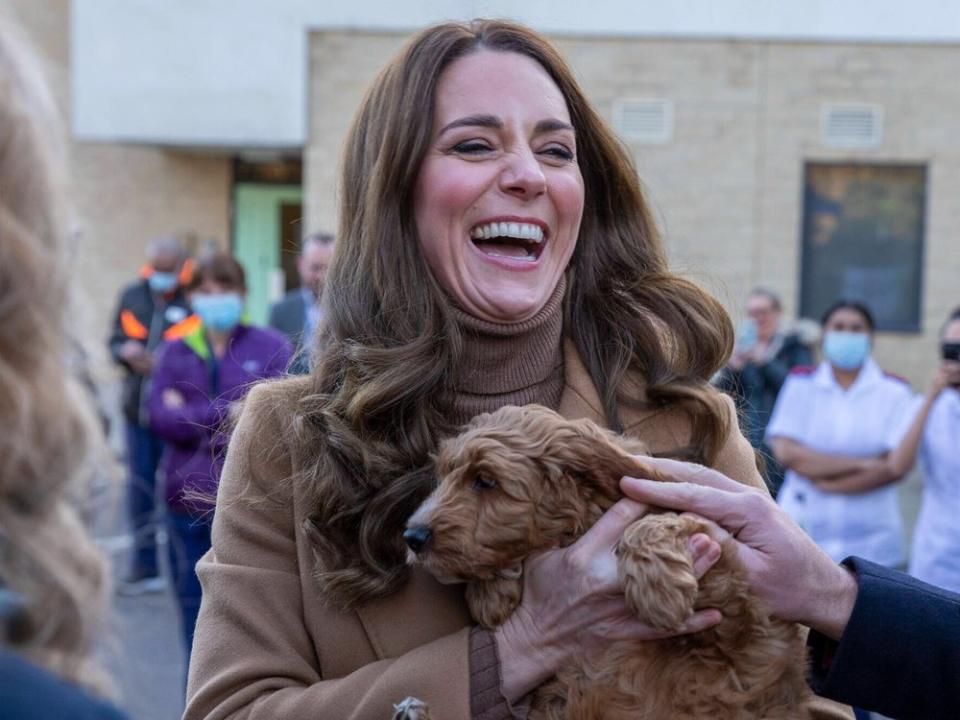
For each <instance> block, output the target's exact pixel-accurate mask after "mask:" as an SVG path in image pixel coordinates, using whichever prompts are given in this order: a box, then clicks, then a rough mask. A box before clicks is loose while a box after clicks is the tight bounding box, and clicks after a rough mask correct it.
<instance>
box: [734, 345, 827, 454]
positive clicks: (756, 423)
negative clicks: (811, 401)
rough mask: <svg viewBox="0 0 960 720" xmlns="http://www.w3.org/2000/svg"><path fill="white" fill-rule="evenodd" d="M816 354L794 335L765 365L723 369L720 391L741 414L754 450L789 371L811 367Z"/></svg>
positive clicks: (760, 444)
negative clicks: (735, 404) (798, 367)
mask: <svg viewBox="0 0 960 720" xmlns="http://www.w3.org/2000/svg"><path fill="white" fill-rule="evenodd" d="M812 364H813V353H811V352H810V348H809V347H807V346H806V345H804V344H803V343H802V342H801V341H800V339H799V338H798V337H797V336H796V335H793V334H790V335H787V336H786V337H784V338H783V343H782V344H781V346H780V349H779V350H778V351H777V353H776V354H775V355H774V356H773V357H772V358H771V359H770V361H769V362H767V363H766V364H764V365H757V364H755V363H748V364H747V365H745V366H744V368H743V369H742V370H740V371H736V370H732V369H730V368H729V367H727V368H724V369H723V370H722V371H721V373H720V378H719V379H718V381H717V383H716V384H717V387H719V388H720V389H721V390H723V391H725V392H728V393H730V394H731V395H732V396H733V399H734V400H735V401H736V403H737V408H738V409H739V410H740V412H741V413H742V418H743V421H744V428H743V430H744V434H745V435H746V436H747V439H748V440H749V441H750V444H751V445H753V447H755V448H759V447H761V446H762V444H763V433H764V431H765V430H766V429H767V423H768V422H769V421H770V413H772V412H773V405H774V403H775V402H776V401H777V395H778V394H779V393H780V388H781V387H783V382H784V381H785V380H786V379H787V375H789V374H790V371H791V370H792V369H793V368H795V367H797V366H798V365H812Z"/></svg>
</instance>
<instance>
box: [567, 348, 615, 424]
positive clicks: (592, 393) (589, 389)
mask: <svg viewBox="0 0 960 720" xmlns="http://www.w3.org/2000/svg"><path fill="white" fill-rule="evenodd" d="M563 376H564V377H563V380H564V388H563V394H562V395H561V396H560V407H559V408H557V411H558V412H559V413H560V414H561V415H563V416H564V417H565V418H567V419H568V420H579V419H581V418H587V419H589V420H593V421H594V422H595V423H597V424H598V425H606V416H605V414H604V412H603V403H602V402H601V401H600V395H599V394H597V388H596V387H594V385H593V381H592V380H591V379H590V373H589V372H587V368H586V367H585V366H584V364H583V360H581V359H580V353H579V352H577V346H576V345H574V344H573V340H571V339H570V338H564V339H563Z"/></svg>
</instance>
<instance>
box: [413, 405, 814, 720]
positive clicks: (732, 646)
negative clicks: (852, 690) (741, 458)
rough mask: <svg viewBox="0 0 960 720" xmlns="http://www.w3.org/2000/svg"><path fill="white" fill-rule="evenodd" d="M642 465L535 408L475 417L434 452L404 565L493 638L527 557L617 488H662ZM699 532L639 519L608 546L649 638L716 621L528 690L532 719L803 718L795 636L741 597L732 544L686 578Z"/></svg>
mask: <svg viewBox="0 0 960 720" xmlns="http://www.w3.org/2000/svg"><path fill="white" fill-rule="evenodd" d="M647 454H648V453H647V448H646V447H645V446H644V445H643V444H642V443H640V442H638V441H636V440H631V439H628V438H624V437H622V436H618V435H616V434H614V433H612V432H610V431H608V430H605V429H603V428H601V427H599V426H598V425H596V424H595V423H593V422H590V421H588V420H574V421H571V420H566V419H565V418H563V417H562V416H560V415H558V414H557V413H555V412H553V411H552V410H549V409H547V408H544V407H540V406H526V407H523V408H517V407H505V408H502V409H500V410H498V411H497V412H494V413H491V414H486V415H480V416H478V417H477V418H475V419H474V420H473V421H472V422H471V423H470V424H469V425H468V426H467V428H466V429H465V430H464V432H463V433H461V434H460V435H459V436H457V437H454V438H451V439H450V440H447V441H445V442H444V443H443V444H442V445H441V446H440V448H439V451H438V454H437V457H436V471H437V474H438V478H439V485H438V487H437V488H436V490H435V491H434V492H433V493H432V494H431V496H430V497H429V498H428V499H427V500H426V501H425V502H424V503H423V505H421V507H420V508H419V509H418V510H417V512H416V513H415V514H414V515H413V516H412V517H411V519H410V521H409V523H408V527H409V528H428V529H429V531H430V533H431V539H430V540H429V542H428V544H427V545H426V546H425V547H423V548H421V549H420V552H419V554H418V556H417V558H416V559H417V561H418V562H421V563H423V565H424V566H425V567H426V568H427V569H428V570H430V571H431V572H432V573H434V575H436V576H437V577H438V578H440V579H441V580H445V581H451V580H464V581H467V582H469V585H468V587H467V602H468V604H469V607H470V611H471V613H472V615H473V617H474V619H475V620H476V621H477V622H478V623H479V624H480V625H482V626H485V627H488V628H491V627H496V626H497V625H500V624H501V623H503V622H504V620H505V619H506V618H507V617H508V616H509V615H510V614H511V613H512V612H513V610H514V609H515V608H516V606H517V605H518V604H519V602H520V599H521V594H522V587H523V585H522V577H521V572H520V570H521V568H522V563H523V560H524V558H525V557H527V556H528V555H530V554H531V553H532V552H534V551H536V550H540V549H544V548H548V547H553V546H558V545H559V546H566V545H569V544H570V543H572V542H574V541H575V540H576V539H577V538H578V537H580V536H581V535H582V534H583V533H584V532H586V530H587V529H588V528H589V527H590V526H591V525H592V524H593V523H594V522H596V520H597V519H598V518H599V516H600V515H601V514H602V513H603V512H604V511H605V510H606V509H607V508H609V507H610V506H611V505H612V504H613V503H614V502H616V501H617V500H618V499H619V498H620V490H619V481H620V478H621V477H622V476H624V475H632V476H638V477H646V478H651V479H655V480H662V481H668V478H665V477H663V476H662V475H661V474H660V473H659V472H658V471H657V470H655V469H654V468H652V467H651V466H650V465H649V464H648V463H645V462H644V460H643V457H636V456H637V455H641V456H642V455H647ZM703 530H704V528H703V525H702V523H701V522H699V521H697V520H695V519H693V518H690V517H684V516H679V515H676V514H674V513H668V512H662V513H657V514H648V515H647V516H645V517H644V518H642V519H640V520H638V521H637V522H635V523H634V524H633V525H631V526H630V527H629V528H628V529H627V531H626V532H625V534H624V536H623V538H622V540H621V542H620V544H619V546H618V548H617V551H616V552H617V556H618V562H619V574H620V579H621V581H622V584H623V589H624V594H625V597H626V601H627V604H628V606H630V607H631V608H632V609H634V610H635V611H636V613H637V616H638V617H639V618H640V620H642V621H643V622H645V623H647V624H649V625H651V626H653V627H656V628H662V629H664V630H676V629H678V628H680V626H681V625H682V624H683V623H684V622H685V621H686V620H687V619H688V618H689V617H690V616H691V615H692V614H693V613H694V611H695V610H697V609H700V608H707V607H716V608H720V609H721V611H722V613H723V620H722V621H721V622H720V624H719V625H718V626H716V627H714V628H712V629H710V630H707V631H705V632H701V633H698V634H696V635H685V636H677V637H673V638H669V639H666V640H660V641H652V642H645V643H615V644H613V645H611V646H610V647H609V648H607V649H606V650H604V651H603V652H601V653H599V654H595V655H590V656H583V657H579V658H577V659H576V660H575V661H574V662H572V663H571V664H569V665H568V666H567V667H564V668H562V669H561V671H560V672H558V673H557V677H556V678H555V679H554V680H553V681H551V682H550V683H548V684H547V685H545V686H543V687H541V688H540V689H539V690H538V691H537V693H536V695H535V698H534V701H533V706H532V709H531V715H530V717H531V718H548V719H550V720H559V719H560V718H570V719H573V718H576V719H577V720H600V719H601V718H602V719H603V720H620V719H621V718H622V719H623V720H626V719H627V718H629V719H630V720H747V719H750V720H757V719H760V718H764V719H766V720H799V719H802V718H808V717H810V716H811V715H810V711H809V709H808V703H809V702H810V700H811V699H812V696H811V694H810V691H809V689H808V686H807V683H806V679H805V672H806V660H805V646H804V643H803V639H802V635H801V633H800V630H799V628H798V627H797V626H795V625H793V624H791V623H786V622H783V621H780V620H776V619H774V618H772V617H770V615H769V613H767V612H766V611H765V610H764V609H763V608H762V607H760V606H759V604H758V603H757V602H756V601H755V600H754V599H753V598H752V597H751V595H750V591H749V588H748V586H747V583H746V582H745V580H744V575H743V572H742V569H741V568H740V567H739V565H738V562H737V559H736V555H735V550H734V548H733V545H732V543H733V541H732V540H728V541H727V542H726V543H725V544H724V545H723V548H722V550H723V552H722V555H721V558H720V560H719V561H718V562H717V563H716V565H714V567H713V568H712V569H711V570H710V571H709V572H708V573H707V574H706V575H705V576H704V577H703V578H702V579H701V580H700V581H698V580H697V579H696V577H695V575H694V572H693V565H692V560H691V558H690V555H689V553H688V551H687V547H686V540H687V538H689V537H690V536H691V535H693V534H694V533H697V532H701V531H703Z"/></svg>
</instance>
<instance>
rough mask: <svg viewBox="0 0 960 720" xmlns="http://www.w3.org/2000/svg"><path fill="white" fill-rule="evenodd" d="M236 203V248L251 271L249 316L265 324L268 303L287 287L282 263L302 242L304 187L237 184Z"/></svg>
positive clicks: (258, 323) (234, 239) (241, 260)
mask: <svg viewBox="0 0 960 720" xmlns="http://www.w3.org/2000/svg"><path fill="white" fill-rule="evenodd" d="M233 203H234V205H233V208H234V216H233V217H234V222H233V251H234V254H235V255H236V257H237V259H238V260H239V261H240V262H241V263H242V264H243V269H244V270H246V273H247V315H248V316H249V318H250V321H251V322H253V323H254V324H257V325H266V324H267V320H268V318H269V317H270V305H271V304H272V303H273V302H275V301H276V300H277V299H279V298H280V296H281V295H283V292H284V291H285V290H286V289H287V287H286V285H287V281H286V279H285V273H284V265H287V266H289V264H290V263H289V256H290V255H292V256H294V257H295V256H296V253H297V252H298V248H299V246H300V228H301V225H300V217H301V211H302V207H303V191H302V189H301V187H300V186H299V185H267V184H262V183H237V184H236V185H235V186H234V192H233ZM285 258H286V259H287V262H286V263H285V262H284V260H285Z"/></svg>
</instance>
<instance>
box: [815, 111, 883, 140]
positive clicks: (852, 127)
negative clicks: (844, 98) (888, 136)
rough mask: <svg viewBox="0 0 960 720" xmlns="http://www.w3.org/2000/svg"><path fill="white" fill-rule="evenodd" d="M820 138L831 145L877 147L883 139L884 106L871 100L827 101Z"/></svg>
mask: <svg viewBox="0 0 960 720" xmlns="http://www.w3.org/2000/svg"><path fill="white" fill-rule="evenodd" d="M820 139H821V142H823V144H824V145H826V146H827V147H877V146H879V145H880V143H881V142H882V141H883V108H882V107H881V106H880V105H873V104H869V103H824V104H823V106H822V109H821V114H820Z"/></svg>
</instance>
